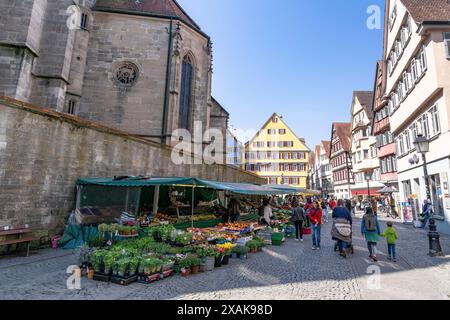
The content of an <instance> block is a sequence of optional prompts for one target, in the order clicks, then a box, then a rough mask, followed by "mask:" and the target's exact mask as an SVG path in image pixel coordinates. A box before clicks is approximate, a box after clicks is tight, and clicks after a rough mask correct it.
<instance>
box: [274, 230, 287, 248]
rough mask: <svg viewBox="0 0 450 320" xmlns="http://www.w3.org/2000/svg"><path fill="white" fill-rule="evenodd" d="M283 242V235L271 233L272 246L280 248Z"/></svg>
mask: <svg viewBox="0 0 450 320" xmlns="http://www.w3.org/2000/svg"><path fill="white" fill-rule="evenodd" d="M283 241H284V234H282V233H272V245H273V246H281V245H282V244H283Z"/></svg>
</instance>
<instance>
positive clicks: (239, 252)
mask: <svg viewBox="0 0 450 320" xmlns="http://www.w3.org/2000/svg"><path fill="white" fill-rule="evenodd" d="M233 253H234V254H235V256H236V258H238V259H246V258H247V253H248V248H247V247H244V246H237V247H234V248H233Z"/></svg>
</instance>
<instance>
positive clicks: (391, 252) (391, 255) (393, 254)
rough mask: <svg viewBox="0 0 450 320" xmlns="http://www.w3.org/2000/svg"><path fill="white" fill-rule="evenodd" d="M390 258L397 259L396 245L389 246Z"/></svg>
mask: <svg viewBox="0 0 450 320" xmlns="http://www.w3.org/2000/svg"><path fill="white" fill-rule="evenodd" d="M388 252H389V257H390V258H394V259H395V244H388Z"/></svg>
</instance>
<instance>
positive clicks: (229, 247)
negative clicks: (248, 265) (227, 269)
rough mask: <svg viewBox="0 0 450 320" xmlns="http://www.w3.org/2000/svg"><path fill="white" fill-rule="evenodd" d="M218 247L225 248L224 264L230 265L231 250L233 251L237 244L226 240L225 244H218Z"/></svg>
mask: <svg viewBox="0 0 450 320" xmlns="http://www.w3.org/2000/svg"><path fill="white" fill-rule="evenodd" d="M217 247H219V248H221V249H223V259H222V264H223V265H228V263H229V260H230V255H231V252H232V250H233V248H234V247H235V245H234V244H232V243H231V242H226V243H224V244H218V245H217Z"/></svg>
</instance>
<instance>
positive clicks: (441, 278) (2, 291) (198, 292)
mask: <svg viewBox="0 0 450 320" xmlns="http://www.w3.org/2000/svg"><path fill="white" fill-rule="evenodd" d="M382 225H383V228H384V222H382ZM330 228H331V223H328V224H326V225H325V226H324V228H323V231H322V238H323V240H322V241H323V244H322V245H323V247H322V250H321V251H312V250H311V240H310V237H306V240H305V242H303V243H300V242H296V241H294V240H290V239H289V240H288V241H287V243H286V244H285V245H283V246H281V247H268V248H266V249H265V250H264V252H263V253H259V254H253V255H250V256H249V259H248V260H247V261H241V260H236V259H231V260H230V265H228V266H224V267H222V268H219V269H216V270H215V271H214V272H208V273H202V274H198V275H193V276H190V277H188V278H182V277H179V276H175V277H172V278H169V279H166V280H163V281H159V282H156V283H153V284H151V285H142V284H138V283H134V284H132V285H130V286H128V287H122V286H119V285H114V284H109V283H101V282H97V281H89V280H87V279H86V278H82V282H81V287H82V289H81V290H68V289H67V287H66V280H67V278H68V276H69V275H68V274H66V269H67V267H68V266H70V265H73V264H76V262H77V255H76V254H75V253H74V252H73V251H71V250H70V251H64V250H51V249H48V250H42V251H39V252H37V253H35V254H33V255H31V256H30V257H28V258H25V257H13V258H11V257H3V258H2V259H0V298H1V299H58V300H61V299H88V300H92V299H143V300H154V299H203V300H210V299H225V300H226V299H238V300H240V299H263V300H274V299H288V300H305V299H308V300H317V299H321V300H336V299H342V300H357V299H408V300H409V299H449V295H450V256H447V257H444V258H431V257H429V256H428V255H427V253H428V248H427V246H428V239H427V236H426V232H425V231H423V230H417V229H414V228H413V227H411V226H406V225H403V224H397V225H396V228H397V231H398V232H399V235H400V238H399V242H398V253H399V261H398V263H391V262H389V261H388V260H387V257H386V251H387V248H386V245H385V243H384V239H382V241H381V242H380V243H379V246H378V247H379V250H380V251H381V255H380V258H381V261H380V262H379V263H377V264H374V263H373V262H371V261H369V259H368V253H367V249H366V247H365V242H364V240H363V238H362V237H361V235H360V234H359V221H357V225H355V226H354V233H355V237H354V244H355V255H354V256H352V257H350V258H348V259H343V258H341V257H339V256H338V255H337V254H336V253H335V252H334V251H333V247H334V243H333V242H332V241H331V237H330ZM442 245H443V249H444V252H446V253H450V238H449V237H443V239H442ZM373 266H376V267H379V270H380V272H381V276H380V278H379V280H378V279H377V278H374V277H373V276H371V275H369V274H368V268H369V267H370V268H373ZM370 270H371V269H369V271H370ZM375 270H378V269H375Z"/></svg>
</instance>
